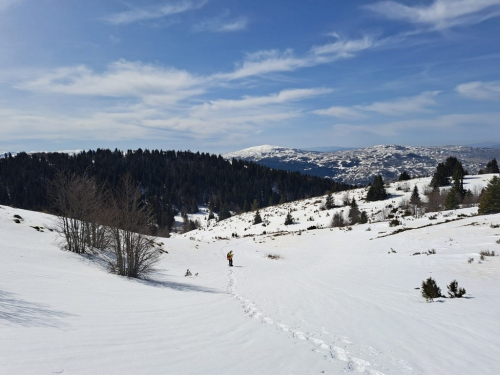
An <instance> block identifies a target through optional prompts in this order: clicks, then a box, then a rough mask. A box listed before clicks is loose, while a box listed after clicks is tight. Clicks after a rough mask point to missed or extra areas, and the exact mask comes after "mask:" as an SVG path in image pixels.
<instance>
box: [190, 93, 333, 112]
mask: <svg viewBox="0 0 500 375" xmlns="http://www.w3.org/2000/svg"><path fill="white" fill-rule="evenodd" d="M332 91H333V90H332V89H326V88H312V89H291V90H283V91H280V92H279V93H277V94H272V95H268V96H257V97H255V96H246V97H244V98H243V99H240V100H226V99H220V100H213V101H210V102H207V103H204V104H202V105H200V106H198V107H197V108H196V110H197V111H199V112H208V111H222V110H228V109H231V110H234V109H238V110H240V109H244V108H255V107H259V108H260V107H263V106H268V105H275V104H285V103H289V102H296V101H300V100H304V99H308V98H312V97H315V96H319V95H324V94H328V93H330V92H332Z"/></svg>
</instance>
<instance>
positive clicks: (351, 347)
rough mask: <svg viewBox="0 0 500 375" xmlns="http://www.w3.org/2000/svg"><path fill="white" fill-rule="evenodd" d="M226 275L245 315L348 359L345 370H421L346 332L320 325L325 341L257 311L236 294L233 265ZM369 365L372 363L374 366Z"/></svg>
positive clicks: (331, 357) (382, 373)
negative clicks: (358, 342) (328, 339)
mask: <svg viewBox="0 0 500 375" xmlns="http://www.w3.org/2000/svg"><path fill="white" fill-rule="evenodd" d="M228 276H229V283H228V286H227V293H228V294H229V295H230V296H232V297H233V298H235V299H236V300H238V301H239V302H240V303H241V305H242V307H243V311H244V313H245V314H246V315H247V316H248V317H250V318H252V319H256V320H258V321H260V322H261V323H263V324H267V325H269V326H272V327H274V328H276V329H277V330H278V331H280V332H282V333H285V334H287V335H288V337H290V338H295V339H298V340H303V341H304V342H307V343H309V344H311V346H312V350H313V351H314V352H317V353H319V354H323V358H325V359H326V360H328V361H330V362H335V361H341V362H347V364H346V367H345V368H344V372H357V373H365V374H370V375H386V373H394V372H395V371H397V373H398V374H420V372H416V371H414V369H413V368H412V366H411V365H410V364H409V363H408V362H406V361H404V360H401V359H398V358H395V357H393V356H390V355H386V354H384V353H382V352H381V351H379V350H377V349H375V348H372V347H370V346H365V345H356V344H354V343H352V342H350V341H349V340H348V339H347V337H345V336H340V335H335V334H332V333H328V332H327V331H325V330H324V329H321V330H320V331H321V333H323V334H325V335H328V336H330V337H331V338H332V341H331V342H325V341H324V340H321V339H318V338H315V337H314V334H311V333H305V332H302V331H301V330H298V329H294V328H292V327H290V326H288V325H286V324H284V323H282V322H278V321H276V320H275V319H272V318H271V317H269V316H267V315H265V314H264V313H263V312H262V311H260V309H259V308H258V307H257V306H256V304H255V303H253V302H252V301H250V300H248V299H246V298H245V297H243V296H241V295H240V294H238V292H237V291H236V271H235V270H234V269H233V268H230V269H229V274H228ZM361 356H369V357H370V361H367V360H365V359H362V358H360V357H361ZM371 367H375V368H377V370H375V369H373V368H371Z"/></svg>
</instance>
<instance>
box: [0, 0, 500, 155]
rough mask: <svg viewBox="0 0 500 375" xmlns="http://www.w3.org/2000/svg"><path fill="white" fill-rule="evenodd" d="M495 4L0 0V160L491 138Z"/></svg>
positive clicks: (495, 137)
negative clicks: (16, 154)
mask: <svg viewBox="0 0 500 375" xmlns="http://www.w3.org/2000/svg"><path fill="white" fill-rule="evenodd" d="M499 35H500V0H427V1H409V0H397V1H374V0H370V1H368V0H357V1H353V0H350V1H349V0H308V1H298V0H297V1H292V0H273V1H261V0H252V1H246V0H245V1H229V0H168V1H166V0H163V1H157V0H134V1H128V0H86V1H81V0H0V51H2V52H1V53H0V151H6V150H8V151H21V150H25V151H31V150H48V151H49V150H64V149H89V148H92V149H95V148H98V147H101V148H104V147H105V148H115V147H117V148H120V149H129V148H130V149H136V148H139V147H141V148H143V149H144V148H149V149H152V148H161V149H177V150H187V149H190V150H193V151H208V152H215V153H219V152H227V151H235V150H239V149H242V148H246V147H251V146H256V145H262V144H273V145H279V146H285V147H297V148H300V147H304V148H306V147H316V146H343V147H363V146H369V145H375V144H403V145H425V146H428V145H449V144H472V143H478V142H487V141H499V140H500V135H499V131H498V130H499V129H500V39H499Z"/></svg>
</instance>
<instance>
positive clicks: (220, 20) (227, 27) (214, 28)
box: [193, 11, 248, 33]
mask: <svg viewBox="0 0 500 375" xmlns="http://www.w3.org/2000/svg"><path fill="white" fill-rule="evenodd" d="M229 17H230V12H229V11H225V12H224V13H223V14H221V15H220V16H218V17H214V18H211V19H206V20H204V21H201V22H199V23H197V24H196V25H194V26H193V31H194V32H202V31H210V32H215V33H226V32H233V31H239V30H244V29H246V28H247V26H248V19H247V18H246V17H238V18H235V19H230V18H229Z"/></svg>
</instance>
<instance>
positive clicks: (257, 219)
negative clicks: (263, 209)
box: [253, 210, 262, 224]
mask: <svg viewBox="0 0 500 375" xmlns="http://www.w3.org/2000/svg"><path fill="white" fill-rule="evenodd" d="M253 223H254V224H260V223H262V217H261V216H260V212H259V210H257V211H255V215H254V217H253Z"/></svg>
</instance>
